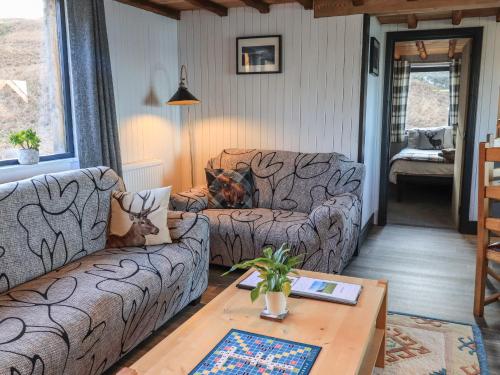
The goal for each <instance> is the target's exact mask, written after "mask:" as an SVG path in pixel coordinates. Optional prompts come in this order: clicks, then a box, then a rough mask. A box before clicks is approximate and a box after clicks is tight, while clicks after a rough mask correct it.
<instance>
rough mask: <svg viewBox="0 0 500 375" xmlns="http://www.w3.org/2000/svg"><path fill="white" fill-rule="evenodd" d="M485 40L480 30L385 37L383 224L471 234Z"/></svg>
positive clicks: (382, 175) (381, 200) (394, 34)
mask: <svg viewBox="0 0 500 375" xmlns="http://www.w3.org/2000/svg"><path fill="white" fill-rule="evenodd" d="M481 40H482V29H481V28H470V29H453V30H431V31H413V32H412V31H410V32H395V33H388V39H387V50H386V77H385V101H384V102H385V103H386V108H384V122H383V123H384V126H383V134H382V159H381V160H382V163H381V184H380V185H381V186H380V207H379V217H378V222H379V224H380V225H385V224H386V223H391V224H403V225H413V226H426V227H437V228H455V229H457V230H459V231H460V232H463V233H469V232H471V231H472V230H473V224H472V223H471V222H470V220H469V215H468V214H469V202H470V184H471V175H472V168H471V167H472V156H471V155H472V152H470V151H473V146H474V131H475V113H476V106H477V95H475V94H477V87H478V79H479V66H480V61H479V60H480V56H481V54H480V51H481ZM462 192H467V193H464V194H462ZM464 208H466V209H464Z"/></svg>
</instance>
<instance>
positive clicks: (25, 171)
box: [0, 158, 79, 184]
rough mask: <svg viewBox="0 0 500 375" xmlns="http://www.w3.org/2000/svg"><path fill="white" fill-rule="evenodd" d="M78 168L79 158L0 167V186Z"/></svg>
mask: <svg viewBox="0 0 500 375" xmlns="http://www.w3.org/2000/svg"><path fill="white" fill-rule="evenodd" d="M78 168H79V163H78V159H77V158H68V159H58V160H50V161H42V162H40V163H38V164H34V165H19V164H16V165H6V166H3V167H0V184H3V183H6V182H12V181H19V180H24V179H26V178H31V177H33V176H37V175H40V174H47V173H55V172H63V171H68V170H71V169H78Z"/></svg>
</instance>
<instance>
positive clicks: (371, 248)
mask: <svg viewBox="0 0 500 375" xmlns="http://www.w3.org/2000/svg"><path fill="white" fill-rule="evenodd" d="M474 246H475V244H474V237H473V236H463V235H461V234H459V233H457V232H455V231H454V230H449V229H431V228H422V227H411V226H403V225H387V226H386V227H376V228H374V229H373V230H372V231H371V232H370V235H369V236H368V238H367V240H366V242H365V243H364V245H363V246H362V248H361V251H360V255H359V256H358V257H356V258H355V259H354V260H353V261H352V263H351V264H350V265H349V266H348V267H347V269H346V270H345V272H344V274H346V275H350V276H357V277H365V278H373V279H382V278H383V279H387V280H388V281H389V309H390V310H391V311H395V312H405V313H412V314H420V315H424V316H429V317H433V318H440V319H447V320H453V321H461V322H466V323H472V322H474V317H473V315H472V302H473V290H474V272H475V266H474V264H475V253H474ZM222 272H223V270H222V269H221V268H217V267H212V268H211V270H210V276H209V287H208V290H207V291H206V293H205V294H204V295H203V298H202V303H201V304H199V305H197V306H188V307H186V308H185V309H184V310H183V311H182V312H181V313H180V314H178V315H177V316H176V317H175V318H174V319H172V320H171V321H169V322H168V323H167V324H166V325H165V326H164V327H163V328H162V329H160V330H159V331H157V332H156V333H155V334H154V335H153V336H152V337H150V338H149V339H148V340H146V341H145V342H143V343H142V344H141V345H139V347H138V348H136V349H135V350H133V351H132V352H131V353H130V354H129V355H127V356H126V357H125V358H123V359H122V360H121V361H120V362H119V363H118V364H117V365H116V366H115V367H113V368H112V369H111V370H110V371H109V372H108V374H114V373H115V372H116V370H117V369H118V368H120V367H122V366H127V365H129V364H132V363H133V362H135V361H136V360H137V359H138V358H140V357H141V356H142V355H144V353H146V352H147V351H148V350H149V349H151V348H152V347H153V346H155V345H156V344H157V343H158V342H160V341H161V340H162V339H163V338H164V337H165V336H167V335H168V334H169V333H170V332H172V331H173V330H174V329H175V328H177V327H178V326H179V325H180V324H182V323H183V322H184V321H186V320H187V319H188V318H189V317H191V316H192V315H193V314H194V313H196V312H197V311H198V310H199V309H200V308H202V307H203V305H204V304H206V303H208V302H209V301H210V300H211V299H212V298H214V297H215V296H216V295H217V294H218V293H220V292H221V291H222V290H223V289H224V288H226V287H227V286H228V285H229V284H231V283H232V282H233V281H234V279H235V278H236V277H237V276H238V274H235V275H230V276H226V277H224V278H223V277H220V274H221V273H222ZM495 286H496V287H497V288H498V287H499V286H498V284H497V285H492V287H495ZM477 324H478V325H479V326H480V327H481V331H482V333H483V338H484V342H485V346H486V351H487V354H488V362H489V365H490V372H491V374H500V304H498V303H497V304H493V305H490V306H487V307H486V311H485V318H484V319H481V320H478V321H477Z"/></svg>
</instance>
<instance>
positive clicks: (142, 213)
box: [106, 186, 172, 248]
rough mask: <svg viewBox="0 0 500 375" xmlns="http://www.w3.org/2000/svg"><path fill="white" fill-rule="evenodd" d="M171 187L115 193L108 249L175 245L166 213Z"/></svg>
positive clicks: (112, 199)
mask: <svg viewBox="0 0 500 375" xmlns="http://www.w3.org/2000/svg"><path fill="white" fill-rule="evenodd" d="M171 190H172V187H171V186H169V187H166V188H159V189H152V190H144V191H141V192H139V193H128V192H121V191H115V192H113V196H112V198H111V220H110V225H109V235H108V242H107V244H106V247H107V248H114V247H129V246H146V245H160V244H164V243H172V239H171V238H170V232H169V231H168V226H167V212H168V204H169V201H170V192H171Z"/></svg>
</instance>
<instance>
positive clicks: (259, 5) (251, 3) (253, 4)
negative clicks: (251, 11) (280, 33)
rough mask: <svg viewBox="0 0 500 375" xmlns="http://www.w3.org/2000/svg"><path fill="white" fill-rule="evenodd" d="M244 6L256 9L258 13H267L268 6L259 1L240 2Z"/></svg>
mask: <svg viewBox="0 0 500 375" xmlns="http://www.w3.org/2000/svg"><path fill="white" fill-rule="evenodd" d="M241 1H242V2H243V3H245V5H247V6H249V7H251V8H255V9H257V10H258V11H259V12H260V13H263V14H265V13H269V4H268V3H265V2H263V1H261V0H241Z"/></svg>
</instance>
